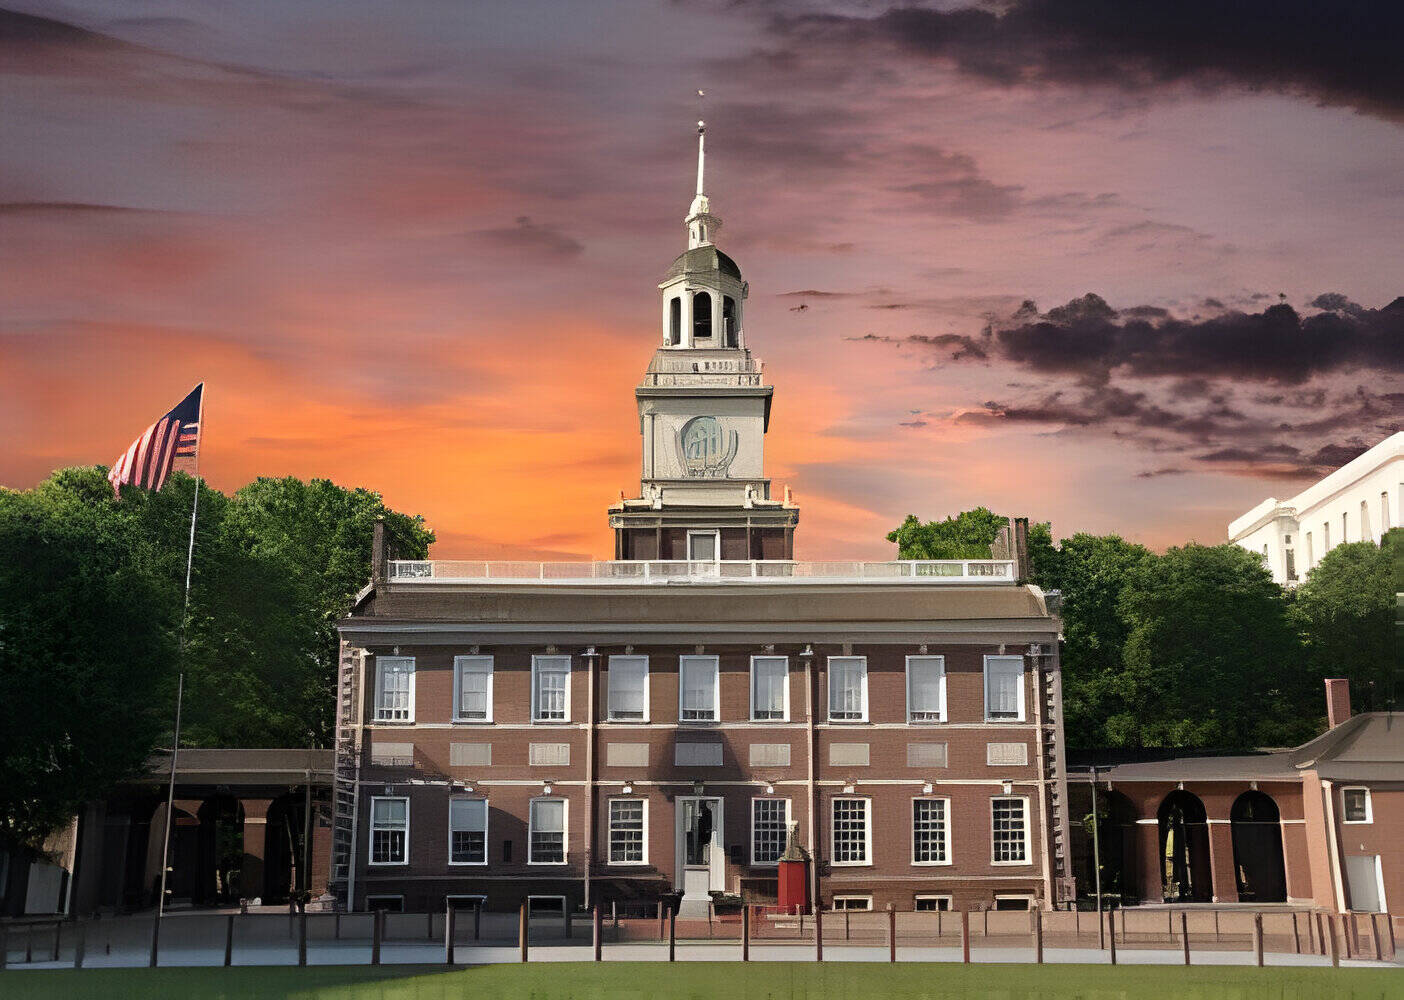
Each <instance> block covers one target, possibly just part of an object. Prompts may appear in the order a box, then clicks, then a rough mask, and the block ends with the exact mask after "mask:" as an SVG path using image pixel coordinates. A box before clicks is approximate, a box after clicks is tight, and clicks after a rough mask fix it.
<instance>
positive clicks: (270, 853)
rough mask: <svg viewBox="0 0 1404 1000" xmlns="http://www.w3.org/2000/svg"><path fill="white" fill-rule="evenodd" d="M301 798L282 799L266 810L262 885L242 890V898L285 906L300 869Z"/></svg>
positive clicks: (291, 796)
mask: <svg viewBox="0 0 1404 1000" xmlns="http://www.w3.org/2000/svg"><path fill="white" fill-rule="evenodd" d="M305 811H306V810H305V804H304V797H303V796H302V795H299V794H291V795H284V796H282V797H281V798H277V799H274V800H273V803H272V805H270V806H269V807H268V823H267V826H266V827H265V830H266V833H265V835H264V837H265V839H264V844H263V885H261V886H257V885H250V886H245V887H244V888H243V894H244V895H245V896H260V897H262V899H263V901H264V903H270V904H282V903H286V902H287V901H288V900H289V899H290V898H291V895H292V893H293V892H294V891H296V890H297V889H298V888H299V886H298V884H297V883H298V881H299V880H300V879H299V876H298V869H299V868H301V867H302V859H303V842H302V819H303V813H304V812H305Z"/></svg>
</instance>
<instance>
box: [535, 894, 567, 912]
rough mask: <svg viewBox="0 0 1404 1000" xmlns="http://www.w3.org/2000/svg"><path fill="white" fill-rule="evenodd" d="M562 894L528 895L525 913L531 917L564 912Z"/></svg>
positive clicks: (564, 901)
mask: <svg viewBox="0 0 1404 1000" xmlns="http://www.w3.org/2000/svg"><path fill="white" fill-rule="evenodd" d="M565 905H566V898H565V897H564V896H528V897H527V915H528V916H532V917H548V916H557V917H558V916H560V915H561V914H563V913H565Z"/></svg>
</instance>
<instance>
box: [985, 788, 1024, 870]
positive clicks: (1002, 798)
mask: <svg viewBox="0 0 1404 1000" xmlns="http://www.w3.org/2000/svg"><path fill="white" fill-rule="evenodd" d="M1015 799H1017V800H1019V801H1020V802H1022V803H1024V860H1023V861H996V860H995V859H994V856H995V836H994V804H995V803H996V802H1011V801H1014V800H1015ZM1030 827H1031V817H1030V815H1029V797H1028V796H1027V795H995V796H992V797H991V798H990V864H991V865H993V866H995V867H996V868H1027V867H1029V866H1030V865H1032V864H1033V863H1034V850H1033V839H1032V834H1031V831H1030Z"/></svg>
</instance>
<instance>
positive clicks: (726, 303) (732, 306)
mask: <svg viewBox="0 0 1404 1000" xmlns="http://www.w3.org/2000/svg"><path fill="white" fill-rule="evenodd" d="M722 346H723V347H735V346H736V300H735V299H733V298H732V297H731V296H730V295H725V296H723V297H722Z"/></svg>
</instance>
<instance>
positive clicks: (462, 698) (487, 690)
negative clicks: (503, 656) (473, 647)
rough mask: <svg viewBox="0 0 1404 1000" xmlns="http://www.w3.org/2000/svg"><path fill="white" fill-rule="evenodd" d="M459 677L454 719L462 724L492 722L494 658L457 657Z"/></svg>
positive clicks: (455, 662) (456, 670) (454, 659)
mask: <svg viewBox="0 0 1404 1000" xmlns="http://www.w3.org/2000/svg"><path fill="white" fill-rule="evenodd" d="M453 668H454V672H455V673H457V675H458V685H457V690H456V691H455V696H456V698H457V702H456V710H455V712H454V718H455V719H458V720H459V721H461V722H491V721H492V657H491V656H455V657H454V658H453Z"/></svg>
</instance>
